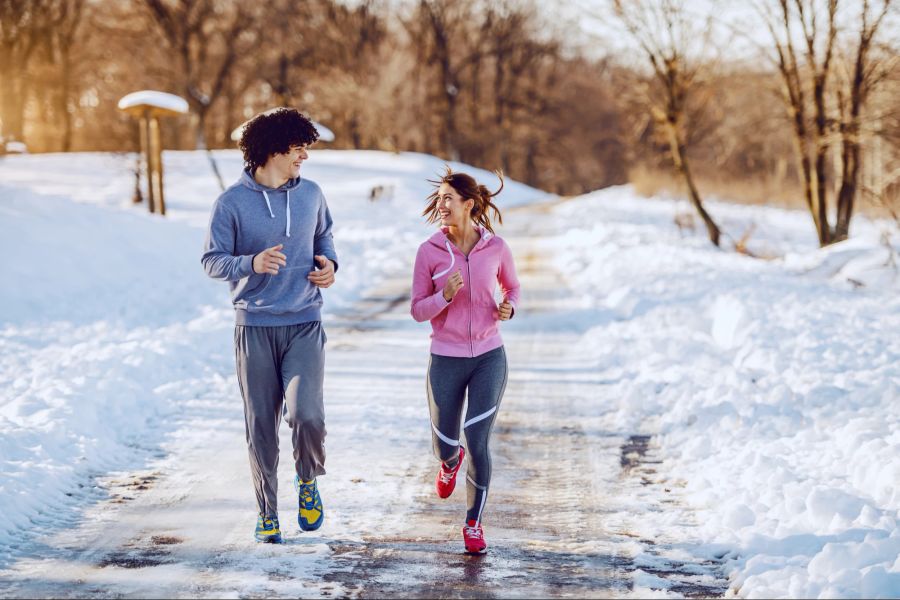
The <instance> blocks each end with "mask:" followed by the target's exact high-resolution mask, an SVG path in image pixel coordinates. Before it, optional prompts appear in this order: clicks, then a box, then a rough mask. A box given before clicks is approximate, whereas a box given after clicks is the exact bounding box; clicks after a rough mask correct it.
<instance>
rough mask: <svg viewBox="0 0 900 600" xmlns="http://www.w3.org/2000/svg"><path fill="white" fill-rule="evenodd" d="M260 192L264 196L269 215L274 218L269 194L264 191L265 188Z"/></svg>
mask: <svg viewBox="0 0 900 600" xmlns="http://www.w3.org/2000/svg"><path fill="white" fill-rule="evenodd" d="M262 193H263V196H264V197H265V198H266V207H267V208H268V209H269V216H270V217H272V218H273V219H274V218H275V213H273V212H272V203H271V202H269V195H268V194H267V193H266V190H263V191H262Z"/></svg>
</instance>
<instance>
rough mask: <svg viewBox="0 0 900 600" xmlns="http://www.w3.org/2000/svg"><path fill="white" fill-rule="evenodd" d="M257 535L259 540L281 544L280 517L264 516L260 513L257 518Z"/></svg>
mask: <svg viewBox="0 0 900 600" xmlns="http://www.w3.org/2000/svg"><path fill="white" fill-rule="evenodd" d="M255 536H256V541H257V542H267V543H270V544H280V543H281V528H280V527H279V526H278V517H264V516H263V515H259V516H258V517H257V518H256V534H255Z"/></svg>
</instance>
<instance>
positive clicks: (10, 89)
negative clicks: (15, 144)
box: [0, 0, 54, 140]
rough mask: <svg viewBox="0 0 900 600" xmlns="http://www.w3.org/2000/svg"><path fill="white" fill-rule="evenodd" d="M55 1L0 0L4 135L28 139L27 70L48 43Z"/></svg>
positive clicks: (0, 123)
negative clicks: (50, 20)
mask: <svg viewBox="0 0 900 600" xmlns="http://www.w3.org/2000/svg"><path fill="white" fill-rule="evenodd" d="M53 4H54V0H34V1H28V2H25V1H23V0H0V137H8V138H15V139H18V140H22V139H23V138H24V128H25V119H24V111H25V100H26V98H27V96H28V88H27V83H28V81H27V79H26V78H25V73H26V72H27V71H28V67H29V64H30V63H31V62H32V60H33V59H34V56H35V51H36V50H37V49H38V46H39V44H41V43H42V42H46V40H47V31H48V22H47V21H48V19H49V18H50V13H51V11H52V8H53Z"/></svg>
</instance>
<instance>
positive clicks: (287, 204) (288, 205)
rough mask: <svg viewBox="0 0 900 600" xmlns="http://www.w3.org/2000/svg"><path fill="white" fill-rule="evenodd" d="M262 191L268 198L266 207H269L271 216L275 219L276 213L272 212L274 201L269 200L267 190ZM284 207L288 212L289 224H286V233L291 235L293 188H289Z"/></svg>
mask: <svg viewBox="0 0 900 600" xmlns="http://www.w3.org/2000/svg"><path fill="white" fill-rule="evenodd" d="M262 193H263V196H264V197H265V199H266V208H268V209H269V216H270V217H272V218H273V219H274V218H275V213H273V212H272V203H271V202H270V201H269V194H267V193H266V190H263V191H262ZM284 209H285V212H287V224H286V225H285V226H284V235H286V236H288V237H291V190H287V199H286V200H285V204H284Z"/></svg>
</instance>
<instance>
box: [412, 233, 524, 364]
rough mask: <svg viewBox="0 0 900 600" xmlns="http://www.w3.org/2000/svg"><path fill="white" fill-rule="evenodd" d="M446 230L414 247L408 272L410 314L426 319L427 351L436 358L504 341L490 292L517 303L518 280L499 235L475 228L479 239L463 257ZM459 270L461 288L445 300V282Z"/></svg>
mask: <svg viewBox="0 0 900 600" xmlns="http://www.w3.org/2000/svg"><path fill="white" fill-rule="evenodd" d="M446 232H447V228H446V227H442V228H441V230H440V231H438V232H437V233H435V234H434V235H433V236H431V238H430V239H428V241H426V242H424V243H423V244H422V245H421V246H419V252H418V253H417V254H416V266H415V269H414V270H413V284H412V307H411V310H410V312H411V313H412V316H413V318H414V319H415V320H416V321H419V322H420V323H421V322H423V321H429V320H430V321H431V352H432V354H437V355H439V356H456V357H469V358H472V357H475V356H478V355H480V354H484V353H485V352H489V351H491V350H493V349H495V348H499V347H500V346H502V345H503V339H502V338H501V337H500V328H499V327H498V323H499V320H500V315H499V313H498V311H497V302H496V301H495V300H494V290H495V289H496V287H497V284H498V283H499V284H500V292H501V294H502V295H503V298H504V299H505V300H506V301H507V302H509V303H510V304H512V306H513V314H515V310H516V305H517V304H518V302H519V279H518V278H517V277H516V267H515V264H514V263H513V258H512V252H510V250H509V246H507V245H506V242H504V241H503V240H502V239H501V238H500V237H498V236H496V235H494V234H492V233H491V232H489V231H487V230H486V229H484V228H481V227H479V232H480V233H481V239H480V240H479V241H478V243H477V244H475V247H474V248H472V250H471V251H470V252H469V256H468V257H467V256H466V255H465V254H463V253H462V252H461V251H460V250H459V248H457V247H456V246H454V245H453V244H452V243H451V242H450V240H448V239H447V233H446ZM457 270H459V271H460V272H461V273H462V279H463V287H462V288H460V290H459V292H457V294H456V296H455V297H454V298H453V300H452V301H450V302H447V301H446V300H444V284H446V283H447V279H449V278H450V276H451V275H452V274H453V273H455V272H456V271H457Z"/></svg>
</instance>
